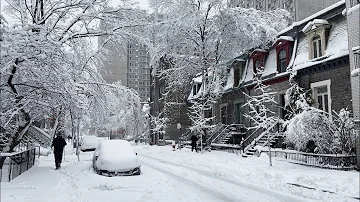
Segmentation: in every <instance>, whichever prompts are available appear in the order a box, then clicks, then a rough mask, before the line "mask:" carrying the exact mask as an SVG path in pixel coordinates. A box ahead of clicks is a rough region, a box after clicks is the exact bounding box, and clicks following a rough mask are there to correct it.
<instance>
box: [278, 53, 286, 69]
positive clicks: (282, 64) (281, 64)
mask: <svg viewBox="0 0 360 202" xmlns="http://www.w3.org/2000/svg"><path fill="white" fill-rule="evenodd" d="M286 63H287V62H286V50H285V49H282V50H281V51H280V52H279V55H278V71H279V73H281V72H286V67H287V64H286Z"/></svg>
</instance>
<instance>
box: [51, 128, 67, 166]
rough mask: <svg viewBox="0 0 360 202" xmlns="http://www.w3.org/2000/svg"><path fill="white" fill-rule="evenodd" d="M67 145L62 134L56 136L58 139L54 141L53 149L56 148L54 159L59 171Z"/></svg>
mask: <svg viewBox="0 0 360 202" xmlns="http://www.w3.org/2000/svg"><path fill="white" fill-rule="evenodd" d="M65 145H66V141H65V139H64V137H63V135H62V133H61V132H58V133H57V134H56V137H55V138H54V139H53V141H52V144H51V148H52V147H54V157H55V167H56V168H55V169H56V170H57V169H59V168H60V167H61V161H62V157H63V151H64V147H65Z"/></svg>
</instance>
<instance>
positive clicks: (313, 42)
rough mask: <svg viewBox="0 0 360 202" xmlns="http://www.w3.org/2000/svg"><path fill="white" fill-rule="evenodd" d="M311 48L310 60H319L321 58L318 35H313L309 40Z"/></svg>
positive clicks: (320, 41) (320, 45) (321, 51)
mask: <svg viewBox="0 0 360 202" xmlns="http://www.w3.org/2000/svg"><path fill="white" fill-rule="evenodd" d="M311 46H312V48H313V49H312V59H315V58H319V57H322V56H323V50H322V40H321V36H320V35H319V34H315V35H314V36H313V37H312V38H311Z"/></svg>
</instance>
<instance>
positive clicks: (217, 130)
mask: <svg viewBox="0 0 360 202" xmlns="http://www.w3.org/2000/svg"><path fill="white" fill-rule="evenodd" d="M224 127H225V125H224V124H220V125H219V126H218V127H217V128H216V129H215V130H214V131H213V132H211V134H210V137H209V138H208V139H207V140H206V143H207V144H208V145H210V144H211V142H212V140H213V139H214V138H215V137H216V136H217V134H218V132H219V131H220V130H222V129H223V128H224Z"/></svg>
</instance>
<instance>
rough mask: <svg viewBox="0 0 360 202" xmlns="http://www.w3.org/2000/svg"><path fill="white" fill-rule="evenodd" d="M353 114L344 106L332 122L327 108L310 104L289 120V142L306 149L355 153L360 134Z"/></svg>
mask: <svg viewBox="0 0 360 202" xmlns="http://www.w3.org/2000/svg"><path fill="white" fill-rule="evenodd" d="M349 114H350V113H349V112H348V111H347V110H345V109H342V110H340V113H339V114H336V113H335V116H333V121H331V120H330V119H329V117H328V115H326V113H325V112H324V111H322V110H319V109H316V108H312V107H309V108H307V109H305V110H304V111H303V112H301V113H300V114H297V115H295V116H294V117H293V118H292V119H291V120H290V121H289V122H288V125H287V130H286V143H287V144H293V145H294V147H295V149H296V150H298V151H303V152H310V153H313V152H315V153H322V154H339V153H343V154H351V153H353V147H354V146H355V139H356V133H355V130H354V126H355V125H354V123H353V120H352V119H351V118H349Z"/></svg>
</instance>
